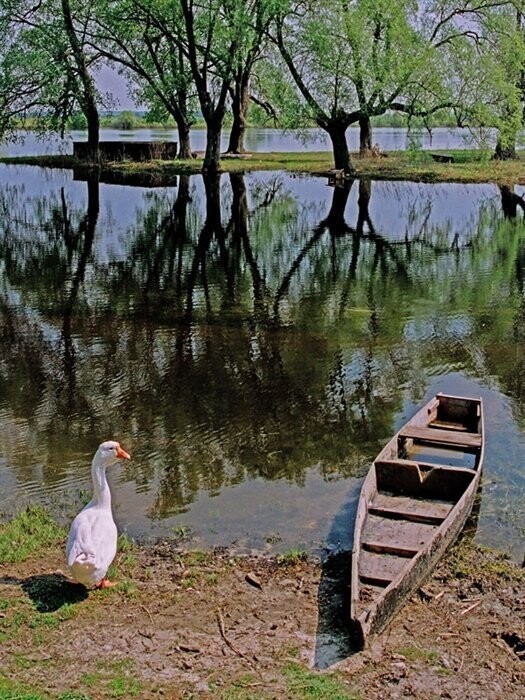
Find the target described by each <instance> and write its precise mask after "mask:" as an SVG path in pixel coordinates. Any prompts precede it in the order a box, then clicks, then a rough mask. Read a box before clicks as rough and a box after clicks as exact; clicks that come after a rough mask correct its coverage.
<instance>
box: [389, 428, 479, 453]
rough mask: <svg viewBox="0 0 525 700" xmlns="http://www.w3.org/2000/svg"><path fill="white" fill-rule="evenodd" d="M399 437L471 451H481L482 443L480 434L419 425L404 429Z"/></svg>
mask: <svg viewBox="0 0 525 700" xmlns="http://www.w3.org/2000/svg"><path fill="white" fill-rule="evenodd" d="M399 437H400V438H410V439H412V440H418V441H419V442H427V443H436V444H440V445H452V446H454V447H460V448H464V449H470V450H479V449H481V442H482V436H481V434H480V433H463V432H460V431H457V430H442V429H441V428H426V427H423V426H417V425H407V426H406V427H405V428H402V429H401V430H400V431H399Z"/></svg>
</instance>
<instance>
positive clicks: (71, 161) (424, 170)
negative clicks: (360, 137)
mask: <svg viewBox="0 0 525 700" xmlns="http://www.w3.org/2000/svg"><path fill="white" fill-rule="evenodd" d="M434 153H438V154H439V153H445V152H439V151H436V152H434ZM446 153H447V154H451V155H452V156H454V158H455V159H457V160H459V159H461V162H455V161H454V162H447V163H440V162H435V161H434V160H433V159H432V157H431V155H430V153H429V152H427V151H417V152H415V153H413V152H409V151H395V152H389V153H382V154H380V155H376V156H372V155H370V156H366V157H360V156H359V155H358V154H352V162H353V165H354V168H355V177H356V178H372V179H376V180H411V181H416V182H428V183H431V182H456V183H486V182H492V183H495V184H498V185H507V186H508V185H516V184H525V155H523V154H520V156H519V158H517V159H516V160H508V161H497V160H490V159H487V158H486V156H485V157H484V156H483V155H482V154H481V153H480V154H477V152H475V151H461V152H460V151H454V152H450V151H447V152H446ZM0 163H4V164H15V165H33V166H39V167H44V168H62V169H64V168H67V169H73V170H74V171H75V172H78V173H80V174H81V175H86V176H87V175H89V174H90V173H93V174H97V173H99V174H102V173H112V174H113V175H117V174H118V173H122V174H123V175H124V176H126V175H128V176H129V175H135V176H140V175H144V176H147V177H149V178H157V179H158V180H159V181H162V180H164V179H165V178H166V179H168V181H169V180H170V179H173V177H174V176H177V175H197V174H202V158H195V159H192V160H186V161H159V160H152V161H143V162H131V161H120V162H112V163H109V162H108V163H104V164H103V165H102V166H92V167H91V166H87V165H86V164H85V163H83V162H81V161H79V160H77V159H75V158H74V157H73V156H69V155H67V156H64V155H49V156H16V157H15V156H13V157H0ZM261 170H266V171H268V170H272V171H273V170H275V171H288V172H293V173H299V174H305V175H306V174H308V175H313V176H319V177H329V176H330V173H331V172H332V171H333V158H332V154H331V153H329V152H306V153H305V152H301V153H300V152H287V153H285V152H283V153H281V152H272V153H270V152H253V153H249V154H244V155H242V156H228V155H225V156H224V157H223V159H222V160H221V170H220V172H222V173H248V172H254V171H261Z"/></svg>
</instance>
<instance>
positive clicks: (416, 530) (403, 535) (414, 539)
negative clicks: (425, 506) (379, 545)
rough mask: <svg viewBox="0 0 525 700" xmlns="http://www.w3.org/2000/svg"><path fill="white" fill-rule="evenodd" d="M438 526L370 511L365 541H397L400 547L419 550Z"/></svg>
mask: <svg viewBox="0 0 525 700" xmlns="http://www.w3.org/2000/svg"><path fill="white" fill-rule="evenodd" d="M436 528H437V526H436V525H429V524H427V523H414V522H410V521H408V520H392V519H391V518H382V517H381V516H379V515H374V514H372V513H369V515H368V517H367V519H366V523H365V526H364V528H363V535H362V541H363V542H395V543H396V545H399V546H400V547H406V548H407V549H413V550H419V549H421V547H424V546H425V545H426V544H427V542H429V541H430V539H431V538H432V535H433V534H434V532H435V530H436Z"/></svg>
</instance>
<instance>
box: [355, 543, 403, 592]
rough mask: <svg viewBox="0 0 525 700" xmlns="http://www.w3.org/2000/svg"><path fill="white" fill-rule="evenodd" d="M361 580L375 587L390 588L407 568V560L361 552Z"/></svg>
mask: <svg viewBox="0 0 525 700" xmlns="http://www.w3.org/2000/svg"><path fill="white" fill-rule="evenodd" d="M360 564H361V566H360V568H359V578H360V579H361V581H363V582H366V583H370V584H372V585H375V586H388V584H389V583H390V582H391V581H393V580H394V579H395V578H396V576H397V575H398V574H399V573H400V572H401V571H402V569H403V568H404V567H405V566H406V558H404V557H396V556H390V555H388V554H376V553H375V552H367V551H362V552H361V559H360Z"/></svg>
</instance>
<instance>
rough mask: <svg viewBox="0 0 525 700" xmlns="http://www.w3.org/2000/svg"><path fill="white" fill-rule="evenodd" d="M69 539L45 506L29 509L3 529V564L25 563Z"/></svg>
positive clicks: (0, 551)
mask: <svg viewBox="0 0 525 700" xmlns="http://www.w3.org/2000/svg"><path fill="white" fill-rule="evenodd" d="M65 536H66V531H65V530H64V528H62V527H60V526H59V525H58V524H57V523H56V522H55V521H54V520H53V519H52V518H51V516H50V515H49V513H48V512H47V511H46V510H45V509H44V508H42V507H41V506H28V507H27V508H26V509H25V510H23V511H21V512H20V513H18V515H16V516H15V517H14V518H13V520H11V521H10V522H8V523H5V524H4V525H2V526H0V564H14V563H18V562H22V561H25V560H26V559H27V558H28V557H30V556H31V555H32V554H37V553H38V552H40V551H41V550H43V549H44V548H45V547H49V546H50V545H54V544H57V543H58V542H60V541H61V540H62V539H64V538H65Z"/></svg>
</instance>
